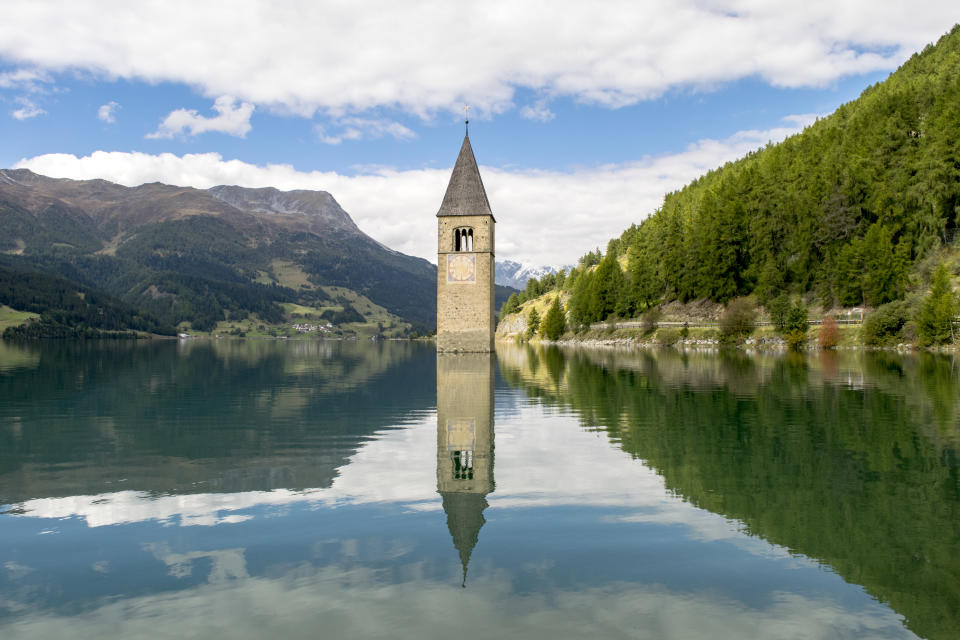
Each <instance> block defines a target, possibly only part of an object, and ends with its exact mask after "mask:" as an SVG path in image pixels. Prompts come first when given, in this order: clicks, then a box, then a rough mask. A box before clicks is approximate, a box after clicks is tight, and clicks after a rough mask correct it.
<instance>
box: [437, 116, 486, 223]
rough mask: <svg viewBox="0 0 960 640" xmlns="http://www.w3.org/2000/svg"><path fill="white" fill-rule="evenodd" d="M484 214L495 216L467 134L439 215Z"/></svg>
mask: <svg viewBox="0 0 960 640" xmlns="http://www.w3.org/2000/svg"><path fill="white" fill-rule="evenodd" d="M468 122H469V121H468ZM468 126H469V125H468ZM484 215H485V216H490V217H493V212H492V211H490V202H489V201H488V200H487V191H486V189H484V188H483V180H482V179H481V178H480V169H479V168H478V167H477V159H476V158H475V157H474V156H473V148H472V147H471V146H470V136H469V135H468V134H465V135H464V136H463V145H462V146H461V147H460V155H459V156H457V163H456V164H455V165H454V166H453V173H452V174H451V175H450V183H449V184H448V185H447V192H446V193H445V194H444V196H443V203H442V204H441V205H440V211H438V212H437V216H484Z"/></svg>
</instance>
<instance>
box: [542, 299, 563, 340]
mask: <svg viewBox="0 0 960 640" xmlns="http://www.w3.org/2000/svg"><path fill="white" fill-rule="evenodd" d="M566 325H567V321H566V318H565V317H564V315H563V307H561V306H560V298H554V299H553V304H551V305H550V308H549V309H547V313H546V315H544V316H543V320H541V321H540V335H541V336H543V337H544V338H546V339H547V340H556V339H558V338H559V337H560V336H562V335H563V330H564V329H565V328H566Z"/></svg>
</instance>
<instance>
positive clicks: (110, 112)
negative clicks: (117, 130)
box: [97, 100, 120, 124]
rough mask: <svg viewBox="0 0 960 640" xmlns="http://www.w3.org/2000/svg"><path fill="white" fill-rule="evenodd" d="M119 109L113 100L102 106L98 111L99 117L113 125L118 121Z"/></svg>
mask: <svg viewBox="0 0 960 640" xmlns="http://www.w3.org/2000/svg"><path fill="white" fill-rule="evenodd" d="M118 109H120V105H119V104H117V103H116V102H114V101H113V100H111V101H110V102H108V103H107V104H102V105H100V108H99V109H97V117H98V118H100V119H101V120H103V121H104V122H106V123H109V124H113V123H114V122H116V121H117V110H118Z"/></svg>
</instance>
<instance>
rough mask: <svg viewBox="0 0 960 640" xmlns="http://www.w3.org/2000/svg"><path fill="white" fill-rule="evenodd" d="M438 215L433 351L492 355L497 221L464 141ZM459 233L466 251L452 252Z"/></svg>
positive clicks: (468, 145)
mask: <svg viewBox="0 0 960 640" xmlns="http://www.w3.org/2000/svg"><path fill="white" fill-rule="evenodd" d="M474 174H475V175H474ZM471 176H473V177H471ZM469 207H475V209H474V210H473V212H472V213H470V209H469ZM437 215H438V219H437V350H438V351H441V352H444V351H460V352H489V351H493V333H494V330H495V329H496V323H495V322H494V271H495V265H494V259H495V254H494V240H495V238H494V225H495V224H496V221H495V220H494V218H493V214H492V213H491V212H490V205H489V203H487V196H486V193H485V192H484V191H483V183H482V182H481V181H480V173H479V171H478V170H477V163H476V160H475V159H474V157H473V151H472V149H471V148H470V141H469V139H468V138H464V142H463V147H462V148H461V149H460V156H459V157H458V158H457V164H456V166H455V167H454V169H453V176H451V178H450V186H449V187H448V188H447V194H446V195H445V196H444V204H443V206H441V208H440V213H438V214H437ZM458 229H468V230H469V232H470V236H471V237H472V242H473V244H472V247H471V250H469V251H457V248H458V247H457V244H456V240H455V237H456V236H455V232H456V231H457V230H458ZM461 248H462V247H461Z"/></svg>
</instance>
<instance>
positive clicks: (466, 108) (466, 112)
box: [463, 104, 470, 133]
mask: <svg viewBox="0 0 960 640" xmlns="http://www.w3.org/2000/svg"><path fill="white" fill-rule="evenodd" d="M463 124H464V125H465V126H466V129H467V133H470V105H468V104H465V105H463Z"/></svg>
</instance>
